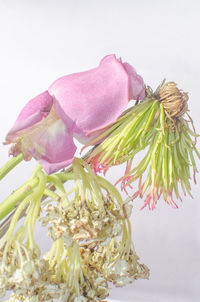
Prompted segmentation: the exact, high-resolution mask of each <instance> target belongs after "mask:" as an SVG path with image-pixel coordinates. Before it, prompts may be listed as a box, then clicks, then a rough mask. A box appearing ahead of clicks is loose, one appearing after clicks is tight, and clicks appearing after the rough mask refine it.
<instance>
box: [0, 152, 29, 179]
mask: <svg viewBox="0 0 200 302" xmlns="http://www.w3.org/2000/svg"><path fill="white" fill-rule="evenodd" d="M23 159H24V156H23V154H19V155H18V156H16V157H13V158H11V159H10V160H9V161H8V162H7V163H6V164H5V165H4V166H3V167H2V168H1V169H0V180H2V179H3V178H4V177H5V176H6V175H7V174H8V173H9V172H10V171H11V170H12V169H14V167H16V166H17V165H18V164H19V163H20V162H21V161H22V160H23Z"/></svg>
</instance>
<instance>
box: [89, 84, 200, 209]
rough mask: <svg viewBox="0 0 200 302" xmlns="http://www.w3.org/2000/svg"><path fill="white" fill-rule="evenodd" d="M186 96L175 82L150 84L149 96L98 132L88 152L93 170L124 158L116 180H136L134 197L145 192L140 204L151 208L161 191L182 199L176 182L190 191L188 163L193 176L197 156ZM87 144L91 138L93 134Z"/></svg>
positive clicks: (169, 199)
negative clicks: (137, 158)
mask: <svg viewBox="0 0 200 302" xmlns="http://www.w3.org/2000/svg"><path fill="white" fill-rule="evenodd" d="M187 101H188V96H187V94H186V93H184V92H182V91H180V90H179V89H178V88H177V86H176V84H175V83H173V82H170V83H165V82H163V83H162V84H161V85H160V86H159V87H158V89H157V90H156V92H155V93H154V94H153V93H152V91H151V90H150V89H148V94H147V97H146V98H145V99H144V100H143V101H142V102H141V103H140V104H138V105H136V106H134V107H133V108H131V109H130V110H128V111H127V112H126V113H125V114H123V115H122V116H121V117H120V118H119V119H118V120H117V121H116V123H114V124H113V126H112V127H110V128H109V129H108V130H107V131H105V132H104V133H103V134H101V135H100V136H99V137H97V138H96V141H100V140H102V142H101V143H100V144H99V145H98V146H97V147H96V148H95V150H94V151H93V152H92V153H91V155H90V157H89V159H88V162H90V164H91V166H92V167H93V169H94V170H95V172H96V173H97V172H99V171H101V170H103V171H104V172H106V171H107V170H108V168H109V167H110V166H112V165H117V164H121V163H123V162H126V163H127V164H126V170H125V175H124V176H123V177H121V178H120V179H119V180H118V181H117V183H119V182H121V188H122V189H124V190H126V189H127V187H131V188H132V186H131V184H132V183H133V182H134V181H135V180H139V182H138V190H137V191H136V192H135V193H134V194H133V198H135V197H137V196H140V197H141V198H143V196H144V194H145V193H147V194H146V197H145V202H144V206H147V205H149V206H150V205H151V209H154V208H155V205H156V203H157V201H158V200H159V198H160V196H161V195H162V196H163V197H164V200H165V201H166V202H167V203H168V204H170V205H171V206H172V207H175V208H176V207H177V205H176V203H175V201H174V197H173V195H175V196H176V198H178V199H181V196H180V193H179V189H180V188H179V187H181V188H182V191H183V193H184V195H186V193H188V194H189V195H191V193H190V166H192V167H193V175H194V181H195V173H196V172H197V167H196V163H195V159H194V154H196V155H197V157H198V158H199V159H200V155H199V153H198V151H197V149H196V146H195V143H196V142H195V141H196V134H195V132H194V131H192V130H191V129H190V125H189V122H188V121H186V120H185V119H184V117H183V115H184V114H186V115H187V116H188V117H189V115H188V114H187V108H188V107H187ZM189 119H190V117H189ZM190 122H192V120H191V119H190ZM192 127H193V123H192ZM192 137H195V141H193V139H192ZM104 138H105V139H104ZM91 144H95V140H93V141H92V142H91ZM88 145H89V144H88ZM142 150H144V151H145V155H144V157H143V159H142V160H141V161H140V163H139V164H138V165H135V160H134V157H135V155H136V154H137V153H138V152H140V151H142ZM146 172H147V174H146ZM142 177H143V179H144V181H142ZM132 189H133V188H132ZM144 206H143V207H144Z"/></svg>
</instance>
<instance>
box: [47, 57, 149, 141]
mask: <svg viewBox="0 0 200 302" xmlns="http://www.w3.org/2000/svg"><path fill="white" fill-rule="evenodd" d="M49 93H50V94H51V95H52V96H53V97H54V98H55V99H56V100H57V101H58V102H59V104H60V106H61V107H62V109H63V111H64V113H65V114H66V115H67V116H68V117H70V118H71V119H72V120H73V121H74V123H75V125H74V129H73V132H74V135H75V136H76V138H77V139H79V140H80V141H82V142H84V143H85V142H86V141H87V140H88V139H91V136H89V134H90V133H91V132H94V131H97V130H99V129H102V128H104V127H106V126H108V125H109V124H111V123H113V122H115V121H116V119H117V118H118V117H119V116H120V115H121V113H122V112H123V111H124V109H125V108H126V106H127V104H128V101H129V100H130V99H134V100H141V99H143V98H144V97H145V89H144V82H143V79H142V78H141V77H140V76H139V75H138V74H137V73H136V71H135V69H134V68H133V67H132V66H131V65H129V64H128V63H122V62H121V59H116V57H115V55H108V56H106V57H104V58H103V59H102V60H101V62H100V64H99V66H98V67H97V68H94V69H92V70H89V71H85V72H80V73H76V74H71V75H67V76H64V77H62V78H60V79H58V80H56V81H55V82H54V83H53V84H52V85H51V86H50V88H49ZM98 135H99V132H98V131H97V132H96V133H93V135H92V138H94V137H97V136H98Z"/></svg>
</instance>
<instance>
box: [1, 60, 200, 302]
mask: <svg viewBox="0 0 200 302" xmlns="http://www.w3.org/2000/svg"><path fill="white" fill-rule="evenodd" d="M131 100H135V101H136V104H135V105H133V106H132V107H130V108H129V109H126V107H127V105H128V103H129V101H131ZM187 110H188V95H187V94H186V93H184V92H182V91H181V90H179V89H178V87H177V85H176V84H175V83H173V82H169V83H166V82H165V81H164V82H162V84H161V85H160V86H159V87H158V89H157V90H156V91H155V92H153V91H152V90H151V88H150V87H148V86H147V87H145V85H144V82H143V79H142V78H141V76H139V75H138V74H137V73H136V71H135V69H134V68H133V67H132V66H131V65H129V64H128V63H123V62H122V61H121V59H117V58H116V57H115V56H114V55H109V56H107V57H105V58H103V60H102V61H101V62H100V65H99V66H98V67H97V68H94V69H92V70H89V71H86V72H81V73H76V74H72V75H68V76H64V77H62V78H60V79H58V80H56V81H55V82H54V83H53V84H52V85H51V86H50V88H49V89H48V90H47V91H45V92H43V93H42V94H40V95H38V96H37V97H35V98H34V99H32V100H31V101H30V102H29V103H28V104H27V105H26V106H25V107H24V108H23V110H22V111H21V113H20V115H19V116H18V118H17V120H16V122H15V124H14V126H13V127H12V128H11V130H10V131H9V133H8V135H7V136H6V142H5V144H10V143H12V146H11V148H10V151H9V152H10V154H12V155H13V158H12V159H11V160H10V161H8V163H6V164H5V166H4V167H2V169H1V170H0V179H2V178H3V177H5V176H6V175H7V174H8V173H9V171H11V170H12V169H13V168H14V167H15V166H16V165H17V164H19V163H20V162H21V161H22V160H25V161H27V160H30V159H31V158H35V159H36V160H37V161H38V165H37V167H36V169H35V170H34V171H33V173H32V175H31V177H30V178H29V179H28V180H27V181H26V182H25V184H23V185H22V186H21V187H20V188H19V189H17V190H16V191H14V192H13V193H12V194H11V195H10V196H9V197H8V198H7V199H6V200H4V201H3V202H2V203H1V204H0V219H1V220H3V219H4V221H3V222H2V224H1V226H0V237H1V238H0V272H1V274H0V296H1V297H3V296H4V295H5V293H6V291H7V290H12V291H13V294H12V295H11V297H10V300H9V301H10V302H14V301H26V302H28V301H31V302H36V301H48V302H50V301H52V302H56V301H58V302H64V301H68V302H72V301H75V302H78V301H104V299H105V298H106V297H107V296H108V295H109V284H110V283H113V284H114V285H115V286H124V285H126V284H128V283H131V282H133V281H134V280H137V279H140V278H144V279H148V277H149V269H148V268H147V266H146V265H144V264H141V263H139V261H138V260H139V258H138V256H137V254H136V252H135V249H134V245H133V242H132V232H131V223H130V216H131V211H132V206H133V205H132V201H133V199H135V198H137V197H140V198H143V196H145V197H144V205H143V207H142V208H144V207H145V206H147V205H149V207H150V208H151V209H154V208H155V206H156V203H157V201H158V200H159V198H161V197H163V198H164V200H165V201H166V202H167V203H169V204H170V205H171V206H172V207H177V205H176V203H175V200H174V198H177V199H181V194H180V192H179V190H180V187H181V189H182V192H183V194H184V195H185V194H186V193H188V194H189V195H191V188H190V178H191V177H190V166H191V167H192V168H193V178H194V181H195V182H196V180H195V173H196V172H197V166H196V163H195V157H197V158H198V159H200V155H199V152H198V150H197V148H196V139H197V135H196V133H195V129H194V126H193V122H192V119H191V117H190V116H189V115H188V113H187ZM185 116H187V118H188V120H186V119H185ZM74 138H76V139H78V140H79V141H80V142H81V143H82V144H84V146H83V149H84V148H86V147H88V146H92V147H91V149H90V150H89V151H88V153H86V155H85V156H83V157H82V158H77V157H75V152H76V146H75V143H74ZM141 151H143V154H144V156H143V158H142V160H141V161H140V162H139V163H136V160H135V155H136V154H138V153H139V152H141ZM122 163H126V169H125V173H124V175H122V176H121V178H120V179H119V180H118V181H117V183H116V185H117V184H118V183H121V189H122V190H124V191H125V192H126V193H127V195H128V196H127V198H126V199H125V200H123V199H122V196H121V194H120V192H119V191H118V189H117V187H116V186H114V185H113V184H111V183H110V182H109V181H108V180H107V179H106V178H105V175H104V176H101V175H100V173H101V172H104V174H105V173H106V171H107V170H108V169H110V168H112V166H114V165H119V164H122ZM68 166H69V167H68ZM66 167H68V168H67V169H65V168H66ZM61 169H62V170H61ZM136 180H138V188H137V189H136V191H133V190H134V189H133V187H132V183H133V182H134V181H136ZM128 188H130V192H131V194H129V192H128ZM11 212H12V213H11ZM10 213H11V214H10ZM22 217H24V218H23V220H22V221H21V223H19V220H20V218H22ZM37 220H38V221H39V222H40V223H41V227H43V226H44V227H47V228H48V235H49V236H50V238H51V240H52V247H51V249H50V250H49V251H47V252H46V254H44V255H42V254H41V251H40V247H39V246H38V244H37V240H35V238H34V226H35V223H36V221H37Z"/></svg>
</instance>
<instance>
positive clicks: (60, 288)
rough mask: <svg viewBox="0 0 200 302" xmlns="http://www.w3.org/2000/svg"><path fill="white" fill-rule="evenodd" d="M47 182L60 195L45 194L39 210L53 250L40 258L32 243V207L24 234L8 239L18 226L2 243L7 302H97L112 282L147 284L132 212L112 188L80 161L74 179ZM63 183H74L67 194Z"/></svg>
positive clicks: (0, 289)
mask: <svg viewBox="0 0 200 302" xmlns="http://www.w3.org/2000/svg"><path fill="white" fill-rule="evenodd" d="M46 180H47V182H51V183H53V184H54V186H55V187H56V193H54V192H48V190H45V191H44V194H46V195H48V196H49V197H50V198H49V199H48V200H47V201H45V202H43V203H42V204H40V206H39V208H40V211H39V212H40V213H42V214H43V215H41V217H40V221H41V223H42V225H43V226H48V229H49V235H50V237H51V238H52V239H53V245H52V247H51V250H50V251H49V252H48V253H46V254H45V255H44V256H43V257H42V258H41V257H40V255H39V250H38V247H37V246H36V244H35V242H34V240H33V234H32V232H33V225H32V224H34V221H35V220H34V219H35V218H33V217H35V215H33V213H34V211H33V209H34V207H35V206H33V204H34V202H32V203H30V205H29V209H28V211H27V216H26V219H25V220H24V222H23V224H22V226H21V227H20V229H19V230H18V231H17V232H16V234H15V235H13V236H12V237H11V239H10V238H9V237H8V235H9V234H13V227H14V226H15V225H16V221H15V222H14V223H13V227H12V230H11V229H9V230H8V234H6V235H5V236H4V237H3V238H2V240H1V242H0V247H1V253H0V272H1V275H0V294H1V296H3V295H4V294H5V291H6V290H10V289H12V290H13V292H14V293H13V294H12V296H11V298H10V300H9V302H19V301H20V302H22V301H25V302H28V301H30V302H39V301H46V302H64V301H66V302H73V301H74V302H84V301H85V302H87V301H94V302H95V301H96V302H97V301H103V300H104V299H105V298H106V297H107V296H108V295H109V287H108V282H112V283H113V284H115V285H116V286H124V285H126V284H127V283H130V282H132V281H134V280H135V279H139V278H148V276H149V270H148V268H147V267H146V266H145V265H144V264H139V263H138V257H137V255H136V253H135V251H134V247H133V244H132V241H131V225H130V222H129V219H128V218H129V216H130V214H131V210H132V206H131V205H130V204H129V201H128V200H127V201H126V202H123V201H122V198H121V196H120V194H119V192H118V191H117V190H116V188H115V187H114V186H112V185H111V184H110V183H109V182H108V181H106V180H105V179H103V178H101V177H100V176H95V175H94V173H93V172H92V170H91V169H90V168H89V167H88V166H85V163H84V162H82V161H81V160H80V159H76V160H75V161H74V163H73V172H72V173H69V174H66V173H58V174H56V175H50V176H46ZM63 180H69V181H70V182H71V183H72V186H71V187H70V189H69V190H68V191H67V190H66V189H65V188H64V186H63V184H62V181H63ZM71 183H70V184H71ZM30 209H32V211H30ZM37 211H38V204H37ZM39 212H38V214H39ZM31 214H32V216H31ZM27 217H28V218H27ZM15 220H16V217H15ZM28 221H29V222H28ZM30 221H31V222H30ZM26 233H28V237H27V238H26V241H24V238H25V235H26Z"/></svg>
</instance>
